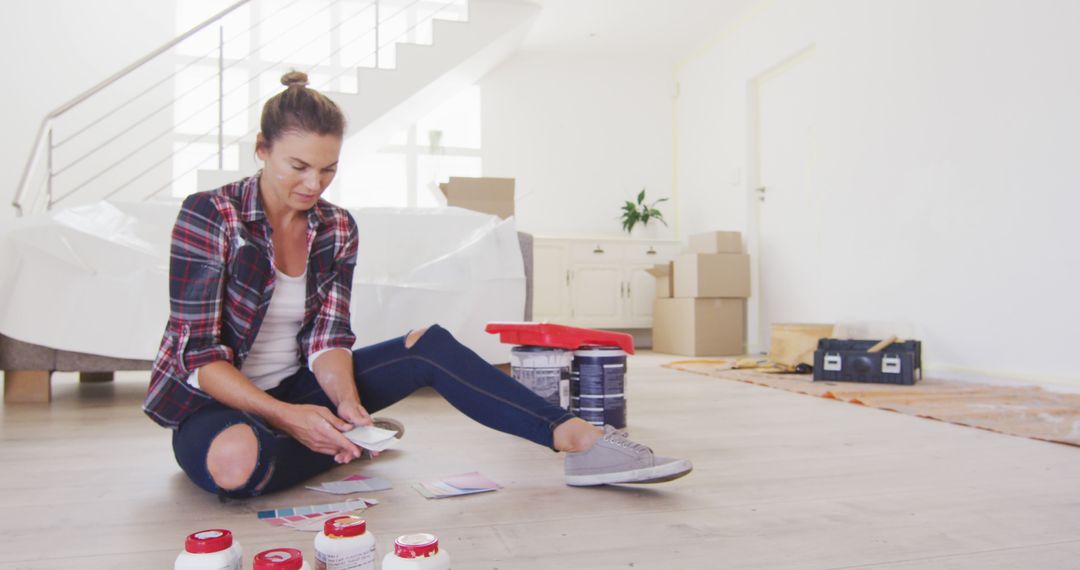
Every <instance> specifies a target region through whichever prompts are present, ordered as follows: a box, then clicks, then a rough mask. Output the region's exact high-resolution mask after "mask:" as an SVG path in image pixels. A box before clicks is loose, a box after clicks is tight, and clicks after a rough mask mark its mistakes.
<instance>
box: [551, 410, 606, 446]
mask: <svg viewBox="0 0 1080 570" xmlns="http://www.w3.org/2000/svg"><path fill="white" fill-rule="evenodd" d="M552 435H553V436H554V445H555V449H558V450H559V451H566V452H578V451H588V450H589V449H590V448H591V447H592V446H593V444H595V443H596V442H597V440H599V439H600V437H601V436H603V435H604V432H603V431H602V430H601V429H600V428H598V427H596V426H594V425H592V424H590V423H588V422H586V421H585V420H583V419H581V418H572V419H570V420H567V421H565V422H563V423H561V424H559V425H558V426H557V427H556V428H555V432H554V433H553V434H552Z"/></svg>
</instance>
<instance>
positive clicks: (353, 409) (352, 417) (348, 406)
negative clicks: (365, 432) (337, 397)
mask: <svg viewBox="0 0 1080 570" xmlns="http://www.w3.org/2000/svg"><path fill="white" fill-rule="evenodd" d="M337 414H338V417H340V418H341V419H343V420H345V421H347V422H349V423H351V424H352V425H354V426H369V425H372V423H374V422H372V420H371V415H369V414H368V413H367V410H365V409H364V406H361V405H360V402H356V401H349V402H342V403H340V404H338V407H337Z"/></svg>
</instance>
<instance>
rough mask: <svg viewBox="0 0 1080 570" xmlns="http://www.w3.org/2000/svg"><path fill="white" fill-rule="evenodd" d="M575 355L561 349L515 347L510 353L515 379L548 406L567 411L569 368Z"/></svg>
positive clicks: (512, 372) (568, 403) (568, 407)
mask: <svg viewBox="0 0 1080 570" xmlns="http://www.w3.org/2000/svg"><path fill="white" fill-rule="evenodd" d="M573 359H574V353H573V352H571V351H569V350H564V349H561V348H546V347H542V346H515V347H514V348H513V349H511V350H510V373H511V375H512V376H513V377H514V380H517V381H518V382H520V383H521V384H522V385H523V386H525V387H526V388H528V389H530V390H532V391H533V392H534V393H536V394H537V395H539V396H540V397H541V398H543V399H545V400H547V401H548V402H550V403H551V404H554V405H556V406H560V407H562V408H564V409H570V366H571V361H573Z"/></svg>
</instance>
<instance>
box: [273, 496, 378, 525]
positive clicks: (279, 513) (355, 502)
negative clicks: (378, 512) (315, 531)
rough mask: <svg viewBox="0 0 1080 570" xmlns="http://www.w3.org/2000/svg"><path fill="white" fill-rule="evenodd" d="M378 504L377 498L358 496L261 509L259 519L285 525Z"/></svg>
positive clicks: (359, 509)
mask: <svg viewBox="0 0 1080 570" xmlns="http://www.w3.org/2000/svg"><path fill="white" fill-rule="evenodd" d="M377 504H379V501H376V500H375V499H365V498H363V497H357V498H355V499H348V500H346V501H344V502H340V503H327V504H325V505H305V506H302V507H286V508H282V509H272V510H269V511H259V513H258V517H259V520H261V521H263V522H265V523H267V524H269V525H271V526H285V525H286V524H287V523H289V522H293V523H296V522H300V521H303V520H306V519H315V518H319V517H324V516H326V515H331V514H336V513H341V512H346V511H361V510H364V509H366V508H368V507H369V506H372V505H377Z"/></svg>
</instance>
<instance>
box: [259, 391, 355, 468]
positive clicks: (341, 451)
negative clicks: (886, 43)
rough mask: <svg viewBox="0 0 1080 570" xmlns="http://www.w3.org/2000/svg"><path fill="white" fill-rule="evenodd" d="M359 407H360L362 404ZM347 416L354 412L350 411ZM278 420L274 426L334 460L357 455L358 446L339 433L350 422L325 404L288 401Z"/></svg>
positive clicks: (346, 428)
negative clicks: (325, 406)
mask: <svg viewBox="0 0 1080 570" xmlns="http://www.w3.org/2000/svg"><path fill="white" fill-rule="evenodd" d="M357 407H359V404H357ZM339 409H340V407H339ZM360 410H361V411H363V408H360ZM350 417H357V416H355V413H353V415H352V416H350ZM364 417H367V412H364ZM279 420H280V421H279V422H276V423H277V427H278V428H280V429H281V430H282V431H284V432H285V433H288V434H289V435H291V436H293V438H295V439H296V440H297V441H299V442H300V443H302V444H304V445H305V446H306V447H307V448H308V449H311V450H312V451H315V452H318V453H323V454H326V455H333V456H334V461H336V462H338V463H348V462H350V461H352V460H353V459H357V458H359V457H360V448H359V447H357V446H356V444H354V443H353V442H351V441H349V440H348V439H347V438H346V437H345V436H344V435H342V434H341V432H345V431H349V430H351V429H352V428H353V425H352V424H350V423H349V422H347V421H345V420H343V419H342V418H339V417H337V416H335V415H334V413H333V412H331V411H330V410H328V409H327V408H324V407H322V406H315V405H311V404H290V405H289V406H288V407H287V408H286V410H285V411H284V412H283V413H282V414H281V415H280V416H279ZM370 421H371V418H370V417H368V422H370Z"/></svg>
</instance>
